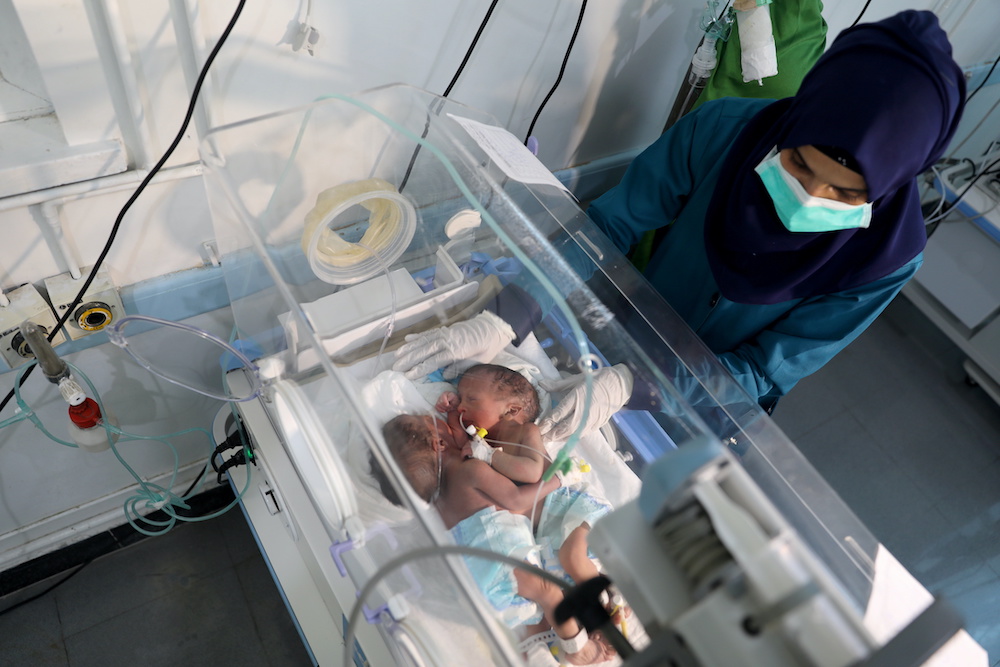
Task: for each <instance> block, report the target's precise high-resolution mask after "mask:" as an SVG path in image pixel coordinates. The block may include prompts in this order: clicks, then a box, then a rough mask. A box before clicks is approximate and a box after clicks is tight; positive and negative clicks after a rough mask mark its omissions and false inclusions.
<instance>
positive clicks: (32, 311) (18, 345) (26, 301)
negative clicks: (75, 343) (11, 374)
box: [0, 283, 66, 368]
mask: <svg viewBox="0 0 1000 667" xmlns="http://www.w3.org/2000/svg"><path fill="white" fill-rule="evenodd" d="M7 298H8V299H9V300H10V305H9V306H2V307H0V356H2V357H3V359H4V361H6V362H7V365H8V366H9V367H11V368H17V367H18V366H21V365H23V364H25V363H27V362H28V360H30V359H34V358H35V355H34V354H32V353H31V348H30V347H28V345H27V343H26V341H25V340H24V336H22V335H21V323H22V322H24V321H25V320H31V321H32V322H34V323H35V324H37V325H38V326H39V327H40V328H41V329H42V332H43V333H45V334H46V335H48V333H49V332H50V331H52V330H53V329H55V328H56V322H57V320H56V316H55V315H54V314H53V313H52V309H51V308H50V307H49V304H48V303H47V302H46V301H45V298H44V297H43V296H42V295H41V294H40V293H39V292H38V290H37V289H35V286H34V285H32V284H31V283H28V284H26V285H23V286H21V287H18V288H17V289H13V290H11V291H10V292H7ZM65 341H66V336H65V335H64V334H63V332H62V331H60V332H59V333H57V334H56V335H55V337H54V338H53V339H52V346H53V347H55V346H56V345H58V344H59V343H64V342H65Z"/></svg>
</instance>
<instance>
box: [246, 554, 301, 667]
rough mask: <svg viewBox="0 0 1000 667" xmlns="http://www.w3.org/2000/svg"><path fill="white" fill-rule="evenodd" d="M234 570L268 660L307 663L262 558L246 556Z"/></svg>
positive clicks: (296, 633) (275, 585) (298, 638)
mask: <svg viewBox="0 0 1000 667" xmlns="http://www.w3.org/2000/svg"><path fill="white" fill-rule="evenodd" d="M236 574H237V576H238V577H239V581H240V585H241V587H242V588H243V592H244V594H245V596H246V600H247V604H248V607H249V609H250V615H251V617H252V618H253V622H254V624H255V626H256V628H257V634H258V636H259V637H260V640H261V644H262V645H263V647H264V652H265V653H266V655H267V657H268V660H269V661H270V664H271V665H274V666H278V665H308V664H310V659H309V653H308V651H307V650H306V648H305V645H304V644H303V643H302V638H301V637H300V636H299V633H298V631H297V630H296V628H295V624H294V623H293V621H292V617H291V616H290V614H289V612H288V609H287V607H285V602H284V600H283V599H282V597H281V594H280V593H279V591H278V587H277V584H276V583H275V581H274V579H273V578H272V577H271V573H270V571H269V570H268V569H267V565H266V564H265V563H264V560H263V559H262V558H253V559H248V560H246V561H244V562H243V563H240V564H239V565H237V566H236Z"/></svg>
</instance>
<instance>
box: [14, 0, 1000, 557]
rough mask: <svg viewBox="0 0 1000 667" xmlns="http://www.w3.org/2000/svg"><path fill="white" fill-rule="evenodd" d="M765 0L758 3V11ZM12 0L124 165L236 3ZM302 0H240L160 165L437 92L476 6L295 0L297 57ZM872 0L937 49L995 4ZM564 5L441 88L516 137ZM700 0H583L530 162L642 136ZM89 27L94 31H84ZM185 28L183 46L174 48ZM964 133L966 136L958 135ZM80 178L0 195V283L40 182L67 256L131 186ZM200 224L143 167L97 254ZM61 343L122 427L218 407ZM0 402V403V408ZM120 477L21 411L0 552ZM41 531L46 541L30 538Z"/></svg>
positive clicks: (141, 156)
mask: <svg viewBox="0 0 1000 667" xmlns="http://www.w3.org/2000/svg"><path fill="white" fill-rule="evenodd" d="M782 1H783V0H776V4H775V5H774V6H775V8H776V9H775V11H777V8H779V7H780V5H781V2H782ZM13 4H14V7H15V8H16V10H17V12H18V14H19V16H20V18H21V21H22V22H23V23H24V27H25V32H26V33H27V35H28V39H29V41H30V42H31V47H32V49H33V50H34V52H35V54H36V55H37V56H38V60H39V66H40V67H41V68H42V70H43V75H44V76H45V77H46V82H47V83H50V84H51V85H49V93H50V95H51V96H52V101H53V104H54V105H55V107H56V111H57V114H58V115H59V117H60V121H62V122H63V123H64V125H65V128H66V133H67V135H68V137H69V138H70V140H79V141H81V142H86V141H117V142H121V144H122V145H123V146H124V147H125V149H126V153H127V158H128V168H129V173H138V174H139V175H140V176H141V174H142V171H141V170H142V169H147V168H148V167H149V166H151V165H152V164H153V163H154V162H155V161H156V159H157V158H158V157H159V156H160V155H161V154H162V153H163V151H164V150H165V149H166V147H167V146H168V145H169V143H170V141H171V140H172V138H173V136H174V133H175V132H176V131H177V128H178V127H179V124H180V122H181V119H182V117H183V115H184V112H185V109H186V104H187V98H188V93H189V90H190V87H191V85H192V84H193V74H192V73H193V72H194V71H195V70H196V68H197V67H198V66H200V64H201V63H202V62H203V61H204V59H205V57H206V55H207V53H208V49H209V48H210V47H211V46H212V45H214V44H215V42H216V40H217V39H218V37H219V35H220V33H221V31H222V29H223V27H224V26H225V24H226V22H227V21H228V20H229V17H230V13H231V12H232V11H233V10H234V9H235V8H236V5H237V3H236V2H235V0H229V1H226V2H222V1H218V0H214V1H212V2H197V1H196V0H188V1H185V0H171V1H170V2H158V3H150V2H148V0H103V1H98V0H94V1H93V2H88V3H65V2H62V1H60V0H14V3H13ZM306 4H307V3H305V2H300V0H274V1H271V2H248V3H247V4H246V7H245V9H244V13H243V16H242V17H241V19H240V20H239V22H238V24H237V26H236V29H235V30H234V32H233V34H232V36H231V37H230V39H229V41H228V43H227V44H226V45H225V46H224V47H223V49H222V52H221V53H220V55H219V57H218V59H217V61H216V63H215V66H214V68H213V70H212V72H211V76H210V77H209V81H208V84H207V87H206V89H205V91H204V93H203V103H202V105H201V113H200V114H199V115H196V118H195V123H194V124H192V126H191V127H190V128H189V129H188V131H187V133H186V136H185V139H184V141H183V142H182V143H181V144H180V146H179V148H178V150H177V152H176V153H175V155H174V156H173V157H172V158H171V160H170V161H169V162H168V164H167V166H168V168H169V167H177V166H181V165H185V164H192V163H196V162H197V160H198V154H197V140H198V136H197V135H198V129H199V128H201V129H204V127H207V126H208V125H219V124H225V123H232V122H236V121H240V120H243V119H246V118H250V117H254V116H257V115H260V114H262V113H267V112H271V111H277V110H280V109H284V108H288V107H290V106H294V105H299V104H303V103H306V102H309V101H311V100H313V99H315V98H317V97H319V96H322V95H326V94H330V93H349V92H354V91H358V90H363V89H366V88H370V87H373V86H379V85H383V84H387V83H392V82H404V83H409V84H412V85H416V86H420V87H424V88H427V89H429V90H432V91H435V92H441V91H443V90H444V88H445V86H446V85H447V84H448V82H449V81H450V79H451V77H452V75H453V73H454V72H455V70H456V68H457V67H458V64H459V62H460V61H461V59H462V56H463V55H464V53H465V50H466V48H467V46H468V44H469V43H470V41H471V39H472V36H473V35H474V33H475V31H476V29H477V28H478V26H479V23H480V21H481V20H482V17H483V15H484V14H485V11H486V8H487V6H488V3H486V2H479V3H472V2H462V1H461V0H434V1H433V2H412V1H409V0H386V1H383V2H378V3H374V2H359V1H358V0H326V1H324V2H313V3H312V5H313V15H312V16H311V24H312V25H313V26H314V27H316V28H317V29H318V31H319V33H320V35H321V41H320V43H319V44H318V47H317V49H316V52H315V55H309V54H308V53H306V52H305V51H304V50H303V51H299V52H293V51H292V49H291V48H290V46H289V45H288V44H282V43H281V42H282V41H283V38H284V37H285V33H286V30H287V29H288V26H289V25H290V23H294V22H296V21H298V20H301V19H303V18H304V16H301V15H300V14H301V12H302V11H304V7H305V6H306ZM828 4H829V5H831V6H830V7H828V8H827V10H826V13H827V15H828V19H829V22H830V27H831V34H836V32H838V31H839V30H840V29H841V28H842V27H845V26H846V25H848V24H850V22H851V21H853V19H854V17H855V16H856V15H857V13H858V12H859V11H860V10H861V7H862V6H863V5H864V2H863V0H851V1H850V2H848V1H846V0H845V1H842V2H836V3H834V2H830V3H828ZM873 4H874V5H877V7H876V8H872V9H870V10H869V12H871V13H870V14H866V16H865V18H866V19H869V18H870V19H876V18H880V17H881V16H884V15H887V14H889V13H891V12H893V11H896V10H897V9H902V8H906V7H918V8H931V9H935V8H936V9H940V10H941V11H942V14H941V15H942V16H943V17H944V18H946V19H948V20H951V21H952V22H953V25H952V26H951V27H950V29H951V30H952V37H953V39H955V43H956V55H957V57H958V59H959V61H960V62H961V63H962V64H963V65H975V64H979V63H982V62H986V61H988V60H990V59H992V58H994V57H996V54H995V53H994V52H993V51H994V49H995V48H996V47H995V40H993V39H992V35H993V34H994V33H995V29H994V28H995V27H996V26H997V25H998V18H1000V6H997V5H995V4H994V3H992V2H991V1H990V0H986V1H982V2H976V1H975V0H964V2H963V0H954V1H949V2H945V1H937V2H931V1H925V2H922V3H921V2H904V1H903V0H883V2H879V3H873ZM579 6H580V5H579V2H578V0H574V1H570V0H504V1H503V2H500V3H499V5H498V7H497V9H496V11H495V13H494V15H493V17H492V20H491V22H490V24H489V26H488V27H487V29H486V30H485V32H484V34H483V36H482V38H481V41H480V44H479V46H478V48H477V50H476V52H475V53H474V55H473V57H472V58H471V59H470V61H469V63H468V66H467V67H466V69H465V72H464V73H463V75H462V77H461V79H460V81H459V82H458V84H457V86H456V87H455V88H454V90H453V92H452V95H451V97H452V98H453V99H455V100H458V101H461V102H464V103H466V104H469V105H471V106H473V107H477V108H480V109H483V110H485V111H487V112H490V113H491V114H493V115H494V116H495V117H496V118H497V120H498V121H499V122H500V123H501V124H503V125H505V126H507V127H508V129H510V130H511V131H512V132H513V133H514V134H516V135H518V136H519V137H522V138H523V135H524V133H525V132H526V130H527V128H528V125H529V123H530V122H531V118H532V116H533V115H534V113H535V110H536V109H537V107H538V105H539V104H540V103H541V101H542V99H543V98H544V96H545V94H546V93H547V92H548V89H549V87H550V86H551V85H552V83H553V82H554V81H555V79H556V76H557V74H558V70H559V66H560V62H561V59H562V55H563V51H564V49H565V47H566V44H567V43H568V40H569V38H570V35H571V33H572V30H573V26H574V24H575V21H576V16H577V12H578V10H579ZM703 6H704V1H703V0H602V1H601V2H590V3H589V4H588V8H587V15H586V17H585V19H584V22H583V26H582V28H581V31H580V36H579V38H578V40H577V43H576V46H575V49H574V52H573V55H572V58H571V60H570V64H569V67H568V68H567V71H566V73H565V76H564V78H563V81H562V83H561V85H560V88H559V90H558V91H557V92H556V94H555V95H554V96H553V98H552V99H551V100H550V101H549V103H548V105H547V107H546V109H545V111H544V112H543V114H542V116H541V119H540V121H539V123H538V124H537V126H536V128H535V135H536V136H537V137H538V138H539V140H540V143H541V148H540V154H539V157H540V158H541V159H542V161H543V162H544V163H545V164H546V165H547V166H548V167H549V168H551V169H553V170H558V169H562V168H565V167H571V166H573V167H575V166H581V165H584V166H585V165H586V164H587V163H589V162H591V161H593V160H596V159H598V158H604V157H608V156H614V155H616V154H620V153H624V152H626V151H629V150H630V149H635V148H638V147H641V146H645V145H646V144H648V143H650V142H651V141H652V140H653V139H654V138H655V137H656V136H657V135H658V134H659V132H660V130H661V128H662V127H663V124H664V121H665V120H666V117H667V115H668V113H669V110H670V107H671V105H672V103H673V99H674V95H675V93H676V90H677V88H678V85H679V82H680V78H681V77H682V76H683V73H684V71H685V70H686V67H687V63H688V60H689V59H690V56H691V53H692V52H693V51H694V48H695V46H696V45H697V42H698V38H699V35H698V33H697V30H696V26H697V22H698V17H699V15H700V12H701V9H702V7H703ZM939 6H940V7H939ZM965 7H968V8H969V11H968V12H967V14H966V15H965V16H964V17H963V16H962V15H961V14H962V12H961V11H958V9H962V8H965ZM956 8H957V9H956ZM74 11H75V13H73V12H74ZM956 11H957V13H956ZM188 26H190V30H188ZM94 33H96V34H98V35H104V36H105V37H106V38H102V37H99V38H98V39H96V40H95V38H94V37H93V34H94ZM189 42H190V43H192V44H194V47H195V50H194V51H193V52H192V51H191V50H189V49H188V48H186V46H185V45H186V44H187V43H189ZM116 64H117V66H116ZM95 77H96V78H101V77H103V79H104V80H103V81H96V80H95ZM997 88H1000V86H994V87H992V88H988V89H986V91H984V94H981V95H980V97H979V99H977V100H975V102H976V107H975V108H974V109H971V110H970V114H969V120H968V121H967V122H969V123H970V127H971V124H974V121H978V118H976V117H975V113H976V110H978V109H982V110H983V111H985V110H986V109H988V108H989V107H990V105H991V104H992V103H993V102H994V101H995V100H996V99H997V98H996V95H997V91H996V90H995V89H997ZM987 92H988V93H989V94H988V95H987V94H985V93H987ZM845 94H849V89H846V90H845ZM201 114H204V115H201ZM981 116H982V113H980V117H981ZM998 127H1000V120H998V119H993V120H992V121H991V122H988V123H986V124H985V127H984V129H983V130H982V132H984V133H992V134H991V137H995V136H996V135H997V134H998V132H997V129H998ZM975 143H976V142H974V141H970V142H969V147H970V149H971V148H972V147H973V146H975ZM137 170H139V171H137ZM101 183H102V182H101V181H95V182H92V183H86V184H84V186H85V187H99V186H100V185H101ZM130 187H131V186H130ZM79 189H81V188H80V186H79V185H69V186H64V188H63V189H61V190H55V191H50V192H44V193H33V194H30V195H26V196H23V197H21V198H19V199H12V198H8V199H6V200H5V199H0V229H3V230H4V234H5V238H4V239H3V243H0V285H2V287H3V288H4V289H5V290H9V289H10V288H13V287H15V286H18V285H21V284H23V283H26V282H32V283H36V284H40V282H41V280H42V279H44V278H46V277H48V276H52V275H56V274H60V273H63V272H65V271H66V270H67V264H66V263H65V262H64V261H63V260H62V259H60V258H59V257H58V256H57V255H56V254H54V252H53V247H54V243H53V238H54V237H53V234H52V232H51V231H50V229H49V228H48V226H47V223H46V222H45V221H44V220H43V218H42V215H41V208H40V206H39V204H40V203H41V202H42V201H45V200H47V199H57V198H58V197H61V196H67V195H71V197H70V199H68V200H67V201H66V203H65V205H62V206H59V207H57V208H56V210H57V211H58V213H59V217H60V220H61V221H62V223H63V225H64V228H65V234H66V237H67V240H68V245H69V248H70V250H71V253H72V257H73V259H74V260H75V261H76V262H77V263H79V264H80V265H82V266H87V265H89V264H90V263H92V262H93V261H94V260H95V258H96V257H97V255H98V253H99V251H100V249H101V247H102V245H103V243H104V240H105V238H106V236H107V234H108V232H109V230H110V228H111V225H112V223H113V222H114V220H115V217H116V215H117V214H118V211H119V209H120V208H121V206H122V205H123V203H124V202H125V200H126V199H127V198H128V197H129V196H130V194H131V192H132V190H131V189H125V190H120V191H115V192H108V193H105V192H102V191H100V190H97V191H96V192H93V193H85V194H83V195H78V194H77V190H79ZM212 235H213V231H212V224H211V218H210V215H209V211H208V208H207V204H206V198H205V193H204V188H203V186H202V183H201V179H200V178H198V177H197V176H195V177H192V178H184V179H180V180H175V181H170V182H166V183H163V184H156V185H153V186H151V187H150V188H149V189H148V190H147V191H146V192H145V193H144V194H143V195H142V196H141V197H140V198H139V200H138V201H137V202H136V204H135V206H133V208H132V209H131V210H130V212H129V214H128V215H127V216H126V217H125V219H124V222H123V225H122V227H121V232H120V234H119V237H118V240H117V241H116V244H115V246H114V247H113V249H112V250H111V253H110V254H109V256H108V259H107V262H106V266H107V268H108V269H109V270H110V272H111V274H112V276H113V278H114V279H115V280H116V282H117V283H118V284H119V285H121V286H130V285H134V284H136V283H141V282H143V281H147V280H149V279H152V278H156V277H158V276H163V275H164V274H171V273H173V272H178V271H184V270H192V269H196V268H197V267H199V266H201V265H202V263H203V260H202V252H201V244H202V243H203V242H204V241H207V240H209V239H211V238H212ZM225 319H226V316H225V314H224V313H220V314H217V316H216V321H215V326H217V327H218V328H219V329H220V330H224V329H225V328H226V327H225ZM97 336H98V337H101V336H103V334H97ZM102 340H103V339H102ZM178 354H180V352H178ZM73 360H74V363H76V364H77V365H78V366H80V367H81V368H83V369H84V371H85V372H86V373H88V374H89V375H90V377H91V378H92V379H93V380H94V381H95V383H96V384H97V386H98V388H99V389H100V390H101V391H102V393H103V396H104V398H105V400H106V401H107V402H108V403H109V404H110V405H111V406H112V407H113V409H114V410H115V411H116V412H117V413H118V415H119V416H120V417H121V420H122V422H123V425H125V426H128V427H129V428H131V429H133V430H141V431H142V432H143V433H147V434H158V433H165V432H172V431H176V430H179V429H182V428H187V427H191V426H202V427H208V426H209V425H210V420H211V417H212V415H213V414H214V412H215V411H216V410H217V409H218V407H219V404H217V403H214V402H212V401H209V400H207V399H202V398H199V397H197V396H195V395H194V394H189V393H185V392H183V391H182V390H179V389H176V388H174V387H173V386H171V385H165V384H164V383H162V382H158V381H156V380H155V378H153V377H152V376H151V375H149V374H148V373H146V372H145V371H143V370H142V369H140V368H138V367H137V366H134V365H133V364H131V362H130V361H127V360H126V359H125V358H124V356H123V355H122V354H121V353H120V352H119V351H118V350H116V349H112V348H110V346H109V345H106V344H105V345H100V346H98V347H93V348H90V349H84V350H82V351H79V352H77V353H76V354H75V355H73ZM197 361H198V362H199V363H201V362H202V361H203V362H204V363H205V364H211V363H212V361H211V360H197ZM12 382H13V374H12V373H7V374H5V375H0V386H2V387H9V386H11V384H12ZM0 391H2V392H3V393H5V390H0ZM25 394H26V396H32V397H36V398H35V401H34V402H33V404H34V403H37V405H38V407H39V411H40V413H41V414H42V417H43V419H44V420H45V421H46V423H50V424H51V425H52V428H53V430H54V431H58V433H57V434H58V435H63V434H64V433H65V431H62V430H61V429H62V428H63V426H62V423H63V421H62V420H63V406H62V405H61V404H60V402H59V400H58V399H57V397H56V396H55V395H54V394H53V393H52V391H51V389H50V388H49V387H48V386H47V385H46V383H44V382H43V381H42V380H40V379H39V378H38V377H32V378H31V379H29V382H28V384H27V385H26V389H25ZM12 414H13V413H12V410H11V406H8V407H7V408H6V409H5V411H4V413H2V414H0V419H2V418H6V417H9V416H11V415H12ZM130 447H131V446H130ZM128 451H129V452H130V456H131V455H134V456H135V459H134V463H135V465H136V468H137V470H139V472H141V473H142V474H143V475H146V476H156V475H161V474H163V473H165V472H167V471H169V470H170V468H171V467H172V465H173V461H172V459H171V458H170V457H169V456H167V455H166V454H165V453H164V452H163V451H162V450H158V449H156V448H155V447H152V446H148V447H147V446H145V445H140V446H136V447H134V448H130V449H128ZM180 451H181V457H180V458H181V463H182V465H188V464H193V463H194V462H196V461H198V460H201V459H202V458H203V457H204V453H205V452H204V450H203V447H202V445H201V443H197V442H194V441H185V442H182V443H181V447H180ZM183 481H186V479H185V480H183ZM182 483H183V482H182ZM128 484H129V479H128V477H127V475H125V474H124V472H123V470H122V469H121V468H120V466H118V465H117V464H116V462H114V461H113V460H112V458H111V457H110V455H109V454H100V455H88V454H85V453H82V452H77V451H74V450H69V449H65V448H62V447H61V446H59V445H56V444H53V443H51V442H50V441H48V440H47V439H45V438H44V437H42V436H40V435H39V434H37V433H36V432H35V431H34V430H33V429H32V428H31V427H30V426H28V425H26V424H19V425H16V426H13V427H8V428H6V429H4V430H2V431H0V569H2V568H3V567H4V566H9V565H12V564H14V563H16V562H20V561H22V560H25V559H26V558H29V557H32V556H36V555H39V554H40V553H41V552H43V551H45V550H48V549H50V548H54V547H56V546H60V543H61V542H65V541H72V540H73V539H79V538H80V537H84V536H86V534H87V533H88V531H91V532H92V531H93V530H97V529H99V527H100V526H96V527H86V528H80V529H79V530H75V531H69V532H65V531H64V532H54V531H58V530H60V529H62V528H63V527H65V526H67V525H71V524H77V525H80V526H85V525H86V524H85V522H86V521H87V520H89V519H91V518H93V517H98V521H97V523H100V521H105V522H108V521H111V522H113V523H120V522H121V521H120V517H119V520H117V521H114V518H115V517H114V516H111V515H104V514H102V513H104V512H105V511H106V510H108V507H109V506H110V503H111V499H114V498H116V497H117V496H116V495H115V494H116V493H117V492H118V491H119V490H120V489H122V488H123V487H125V486H127V485H128ZM112 514H113V512H112ZM102 517H103V518H102ZM95 525H96V524H95ZM46 534H50V535H54V536H55V538H53V539H49V540H46V539H45V538H44V536H45V535H46Z"/></svg>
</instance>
